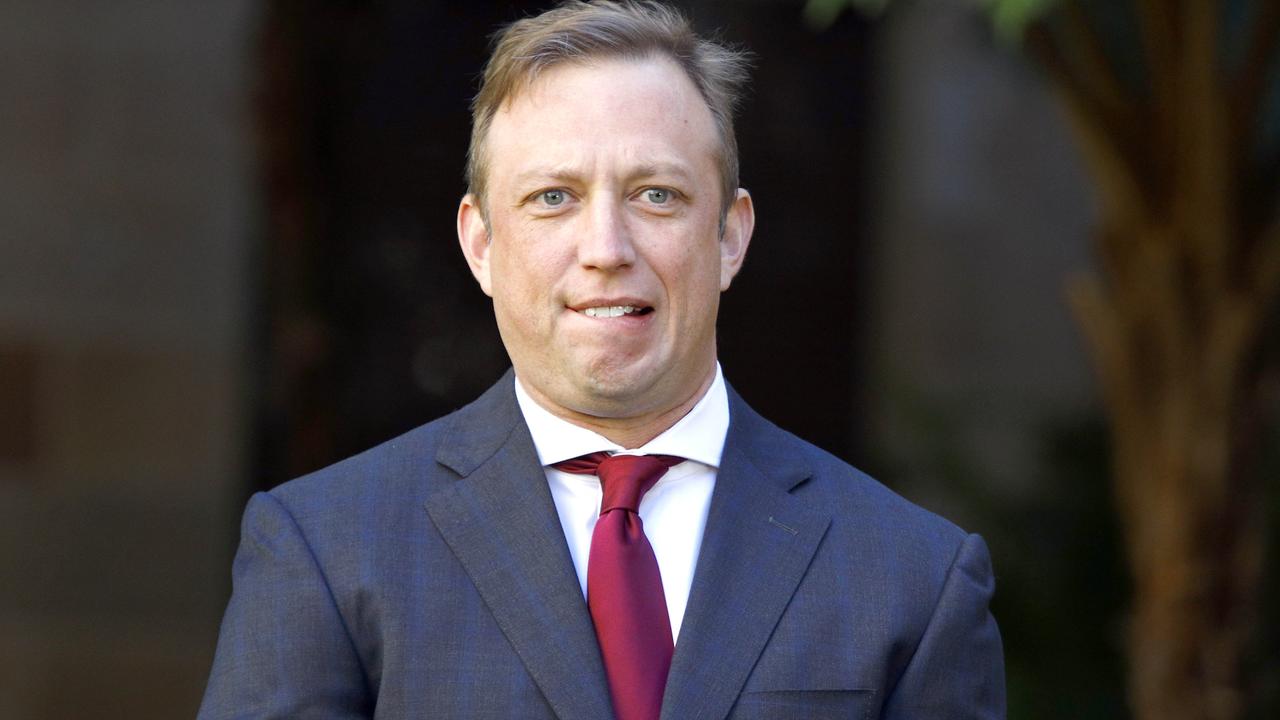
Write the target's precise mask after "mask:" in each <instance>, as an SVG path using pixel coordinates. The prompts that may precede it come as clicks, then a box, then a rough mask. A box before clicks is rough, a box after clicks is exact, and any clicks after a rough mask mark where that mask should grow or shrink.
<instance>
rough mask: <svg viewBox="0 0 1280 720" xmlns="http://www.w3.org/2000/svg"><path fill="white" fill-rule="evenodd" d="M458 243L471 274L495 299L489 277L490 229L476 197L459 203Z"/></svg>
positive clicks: (482, 288)
mask: <svg viewBox="0 0 1280 720" xmlns="http://www.w3.org/2000/svg"><path fill="white" fill-rule="evenodd" d="M458 243H459V244H461V245H462V254H463V256H464V257H466V258H467V265H469V266H470V267H471V274H472V275H474V276H475V278H476V282H478V283H480V289H481V290H483V291H484V294H485V295H488V296H489V297H493V286H492V281H491V279H490V277H489V250H490V238H489V228H488V226H487V225H486V224H485V221H484V212H483V211H481V209H480V202H479V200H478V199H476V196H475V195H472V194H471V193H467V194H466V195H464V196H463V198H462V202H460V203H458Z"/></svg>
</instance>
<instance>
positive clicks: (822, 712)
mask: <svg viewBox="0 0 1280 720" xmlns="http://www.w3.org/2000/svg"><path fill="white" fill-rule="evenodd" d="M874 700H875V691H874V690H748V691H746V692H744V693H742V696H741V697H739V698H738V703H737V704H736V705H734V707H733V711H732V712H730V713H729V718H730V720H766V719H767V720H837V718H838V719H839V720H869V719H870V718H871V711H872V709H873V708H874V707H875V703H874Z"/></svg>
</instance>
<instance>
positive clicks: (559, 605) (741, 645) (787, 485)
mask: <svg viewBox="0 0 1280 720" xmlns="http://www.w3.org/2000/svg"><path fill="white" fill-rule="evenodd" d="M513 382H514V375H513V374H512V373H511V372H508V373H507V375H506V376H504V377H503V378H502V379H501V380H500V381H499V382H498V383H497V384H496V385H494V386H493V387H492V388H490V389H489V391H488V392H486V393H485V394H484V395H482V396H481V397H480V398H479V399H477V400H476V401H475V402H474V403H472V404H471V405H469V406H467V407H466V408H463V409H462V410H460V411H459V412H458V413H456V414H455V415H454V416H453V418H452V420H451V421H450V424H449V427H448V428H447V429H446V434H445V437H444V439H443V441H442V442H441V445H440V449H439V450H438V452H437V461H438V462H440V464H442V465H444V466H445V467H448V468H449V469H451V470H453V471H454V472H456V473H457V474H458V475H460V476H461V477H462V478H463V479H462V480H460V481H459V482H455V483H452V484H450V485H448V486H447V487H445V488H444V489H443V490H441V491H439V492H437V493H435V494H434V495H432V496H431V497H430V498H429V499H428V500H427V512H428V513H429V515H430V516H431V519H432V521H433V522H434V523H435V525H436V527H437V528H438V529H439V531H440V533H441V535H442V536H443V537H444V539H445V541H446V542H447V543H448V544H449V546H450V547H451V548H452V550H453V552H454V553H455V554H456V555H457V556H458V558H459V560H460V562H461V563H462V565H463V567H464V568H465V569H466V571H467V573H468V574H469V575H470V577H471V579H472V581H473V582H474V583H475V586H476V588H477V589H478V591H479V592H480V594H481V596H482V597H483V598H484V601H485V603H486V605H487V606H488V607H489V608H490V609H491V611H492V612H493V614H494V618H495V619H496V620H497V622H498V625H499V627H501V628H502V631H503V633H504V634H505V635H506V636H507V638H508V640H509V641H510V642H511V645H512V647H513V648H514V649H515V651H516V653H517V654H518V655H519V656H520V658H521V660H522V661H523V662H524V664H525V667H526V668H527V669H528V671H529V674H530V675H531V676H532V677H533V679H534V681H535V682H536V683H537V684H538V686H539V688H540V689H541V690H542V692H543V695H544V696H545V697H546V698H547V701H548V702H549V703H550V704H551V706H552V708H553V709H554V710H555V712H556V714H557V716H559V717H560V718H561V719H562V720H576V719H581V720H588V719H590V720H599V719H601V718H611V717H612V709H611V707H610V702H609V695H608V690H607V683H606V680H605V676H604V669H603V665H602V663H601V661H600V652H599V646H598V644H597V642H596V638H595V632H594V629H593V628H592V625H591V617H590V615H589V613H588V611H587V606H586V603H585V602H584V601H583V598H582V593H581V589H580V586H579V584H578V581H577V576H576V574H575V571H574V569H573V563H572V560H571V558H570V556H569V551H568V548H567V546H566V545H565V540H564V533H563V530H562V529H561V528H560V525H559V521H558V516H557V514H556V510H555V504H554V502H553V501H552V499H551V493H550V491H549V490H548V488H547V483H546V476H545V474H544V473H543V471H542V467H541V465H540V463H539V461H538V456H537V452H536V451H535V450H534V447H533V441H532V438H531V437H530V435H529V431H528V428H527V427H526V426H525V424H524V421H523V419H522V416H521V414H520V411H519V407H518V406H517V404H516V399H515V391H514V388H513ZM728 393H729V412H730V424H729V432H728V435H727V436H726V439H725V447H724V453H723V457H722V461H721V467H720V470H719V472H718V474H717V480H716V489H715V492H714V494H713V495H712V499H711V508H710V511H709V513H708V517H707V529H706V533H705V534H704V536H703V542H702V548H701V551H700V553H699V557H698V562H697V570H696V571H695V575H694V581H693V587H692V589H691V591H690V595H689V604H688V607H687V609H686V611H685V620H684V625H683V629H682V630H681V633H680V642H679V643H678V644H677V647H676V653H675V657H674V658H673V660H672V667H671V676H670V679H669V680H668V683H667V691H666V696H665V698H664V702H663V718H665V719H671V720H675V719H679V720H685V719H686V718H700V719H711V718H714V719H717V720H719V719H720V718H724V717H725V716H726V715H727V714H728V712H729V710H730V709H731V708H732V706H733V703H734V702H735V701H736V699H737V697H738V695H739V693H740V692H741V689H742V687H743V685H744V684H745V682H746V678H747V676H748V675H749V674H750V672H751V669H752V668H753V667H754V666H755V663H756V660H757V659H758V658H759V656H760V653H761V652H762V651H763V650H764V647H765V645H766V644H767V642H768V639H769V636H770V635H771V634H772V632H773V628H774V626H775V625H776V624H777V622H778V619H779V618H780V617H781V616H782V612H783V610H784V609H785V608H786V606H787V604H788V603H789V602H790V599H791V596H792V595H793V594H794V592H795V589H796V587H797V586H798V585H799V583H800V580H801V579H802V578H803V577H804V573H805V571H806V570H807V568H808V566H809V562H810V560H811V559H812V558H813V554H814V552H815V551H816V550H817V547H818V545H819V543H820V541H821V540H822V537H823V536H824V535H825V533H826V530H827V527H828V525H829V524H830V516H829V515H828V514H827V513H826V512H825V511H824V510H823V508H821V507H817V506H814V505H813V504H812V503H809V502H806V501H804V500H803V499H801V498H800V497H798V496H796V495H793V494H791V491H792V490H794V489H795V488H796V487H798V486H799V485H801V484H803V483H804V482H805V481H806V480H807V479H808V478H809V476H810V472H809V469H808V467H807V466H806V465H805V464H804V463H803V462H802V461H801V460H800V459H799V458H802V457H804V456H805V455H806V454H807V453H805V452H804V451H803V447H802V444H801V443H800V441H799V440H797V439H796V438H794V437H793V436H791V435H790V434H788V433H785V432H783V431H781V430H779V429H778V428H777V427H775V426H774V425H772V424H771V423H769V422H768V421H767V420H765V419H764V418H762V417H760V416H759V415H757V414H756V413H755V411H753V410H752V409H751V408H750V407H748V406H747V404H746V403H745V402H743V400H742V398H741V397H739V396H738V394H737V393H736V392H735V391H734V390H733V389H732V388H731V387H730V388H729V389H728Z"/></svg>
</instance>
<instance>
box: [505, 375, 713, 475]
mask: <svg viewBox="0 0 1280 720" xmlns="http://www.w3.org/2000/svg"><path fill="white" fill-rule="evenodd" d="M516 402H517V403H519V405H520V412H521V414H523V415H524V421H525V424H526V425H528V426H529V434H530V435H532V436H533V446H534V448H536V449H537V451H538V461H539V462H541V463H542V464H543V465H544V466H547V465H553V464H555V463H558V462H560V461H562V460H568V459H570V458H576V457H579V456H581V455H586V454H588V453H593V452H599V451H601V450H605V451H608V452H621V453H627V454H633V455H675V456H678V457H682V458H686V459H688V460H694V461H697V462H700V463H702V464H704V465H709V466H711V467H716V468H718V467H719V466H720V454H721V453H722V452H723V451H724V439H725V435H726V434H727V433H728V432H729V393H728V392H727V391H726V390H725V385H724V375H723V374H722V373H721V372H720V363H716V376H715V379H714V380H712V381H711V387H709V388H707V391H706V392H705V393H703V395H702V397H701V398H700V399H699V400H698V402H697V404H696V405H694V406H693V409H692V410H690V411H689V412H688V413H687V414H686V415H685V416H684V417H682V418H680V420H679V421H677V422H676V424H675V425H672V426H671V427H669V428H667V429H666V430H664V431H663V432H662V433H661V434H659V435H658V436H657V437H655V438H654V439H652V440H650V441H649V442H647V443H645V444H644V445H642V446H640V447H638V448H636V449H635V450H626V449H624V448H623V447H622V446H620V445H618V444H616V443H614V442H612V441H611V440H609V439H608V438H606V437H604V436H603V435H600V434H598V433H595V432H592V431H591V430H588V429H586V428H584V427H580V426H578V425H574V424H573V423H571V422H569V421H568V420H564V419H562V418H559V417H556V416H555V415H553V414H552V413H551V412H550V411H548V410H547V409H546V408H544V407H542V406H541V405H539V404H538V403H537V402H535V401H534V399H533V398H532V397H530V396H529V393H528V392H526V391H525V389H524V386H523V385H521V384H520V378H519V377H517V378H516Z"/></svg>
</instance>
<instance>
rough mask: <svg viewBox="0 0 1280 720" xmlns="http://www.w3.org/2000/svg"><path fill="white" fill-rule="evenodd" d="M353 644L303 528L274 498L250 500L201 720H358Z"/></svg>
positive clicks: (364, 687)
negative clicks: (311, 719) (323, 719)
mask: <svg viewBox="0 0 1280 720" xmlns="http://www.w3.org/2000/svg"><path fill="white" fill-rule="evenodd" d="M372 705H373V703H372V702H371V700H370V692H369V689H368V683H367V680H366V677H365V673H364V670H363V668H362V667H361V664H360V659H359V657H358V655H357V654H356V651H355V647H354V645H353V643H352V640H351V636H350V634H349V633H348V631H347V627H346V625H345V623H344V622H343V619H342V617H341V615H340V614H339V612H338V608H337V605H336V604H335V602H334V598H333V595H332V593H331V591H330V588H329V585H328V583H327V581H326V579H325V577H324V573H323V571H322V569H321V566H320V564H319V563H318V562H317V561H316V558H315V556H314V554H313V553H312V550H311V548H310V547H309V546H308V544H307V541H306V539H305V538H304V536H303V534H302V531H301V529H300V528H299V526H298V524H297V522H296V521H295V520H294V517H293V516H292V515H291V514H290V513H289V510H288V509H287V508H286V507H285V505H284V504H283V503H282V502H281V501H280V500H279V499H277V498H276V497H275V496H273V495H270V494H268V493H258V494H257V495H254V496H253V497H252V498H251V499H250V500H249V505H248V507H247V508H246V509H245V513H244V521H243V523H242V525H241V539H240V548H239V550H237V552H236V557H235V562H234V563H233V565H232V592H231V601H230V603H228V605H227V612H226V615H225V616H224V617H223V620H222V630H221V633H220V635H219V637H218V649H217V652H216V654H215V656H214V661H213V670H212V672H211V674H210V677H209V685H208V687H207V688H206V690H205V695H204V702H203V703H202V705H201V707H200V714H199V716H198V717H199V720H215V719H222V718H243V719H249V718H253V719H255V720H258V719H264V720H265V719H266V718H364V717H370V716H371V715H372V712H371V708H372Z"/></svg>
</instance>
